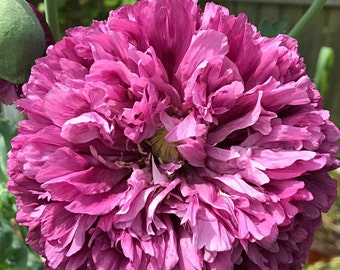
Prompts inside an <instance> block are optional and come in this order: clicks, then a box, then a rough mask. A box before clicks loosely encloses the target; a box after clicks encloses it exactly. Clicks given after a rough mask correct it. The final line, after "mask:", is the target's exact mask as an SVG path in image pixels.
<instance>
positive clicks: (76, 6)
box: [30, 0, 136, 34]
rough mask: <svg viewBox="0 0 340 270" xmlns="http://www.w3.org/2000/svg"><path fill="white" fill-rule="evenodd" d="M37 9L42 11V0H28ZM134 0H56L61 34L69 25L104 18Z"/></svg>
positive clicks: (88, 23)
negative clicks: (111, 11)
mask: <svg viewBox="0 0 340 270" xmlns="http://www.w3.org/2000/svg"><path fill="white" fill-rule="evenodd" d="M30 2H31V3H32V4H33V5H35V6H36V7H37V8H38V10H39V11H40V12H42V13H44V2H43V1H42V0H30ZM135 2H136V0H58V13H59V23H60V29H61V32H62V34H63V33H64V31H65V30H66V29H68V28H70V27H74V26H78V25H83V26H87V25H90V24H91V22H92V20H93V19H95V20H105V19H107V17H108V14H109V12H110V10H113V9H116V8H117V7H119V6H121V5H125V4H133V3H135Z"/></svg>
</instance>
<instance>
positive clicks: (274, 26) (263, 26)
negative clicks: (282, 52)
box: [258, 19, 287, 37]
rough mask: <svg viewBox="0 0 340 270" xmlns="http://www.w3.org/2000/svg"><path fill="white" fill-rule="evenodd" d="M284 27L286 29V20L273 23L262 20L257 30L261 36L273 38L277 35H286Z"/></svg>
mask: <svg viewBox="0 0 340 270" xmlns="http://www.w3.org/2000/svg"><path fill="white" fill-rule="evenodd" d="M286 27H287V20H286V19H283V20H280V21H275V22H270V21H268V20H264V21H263V22H262V23H260V25H259V26H258V30H259V31H260V32H261V35H263V36H267V37H275V36H277V35H278V34H282V33H286Z"/></svg>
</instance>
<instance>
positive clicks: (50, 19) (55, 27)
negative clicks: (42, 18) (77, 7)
mask: <svg viewBox="0 0 340 270" xmlns="http://www.w3.org/2000/svg"><path fill="white" fill-rule="evenodd" d="M44 4H45V14H46V21H47V23H48V25H49V27H50V29H51V32H52V35H53V37H54V40H55V41H58V40H60V31H59V20H58V9H57V0H44Z"/></svg>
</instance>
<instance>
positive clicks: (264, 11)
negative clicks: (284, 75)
mask: <svg viewBox="0 0 340 270" xmlns="http://www.w3.org/2000/svg"><path fill="white" fill-rule="evenodd" d="M213 2H214V3H217V4H221V5H224V6H226V7H228V9H229V10H230V13H232V14H238V13H242V12H243V13H246V14H247V15H248V18H249V21H250V22H252V23H253V24H255V25H259V23H260V22H262V21H263V20H265V19H267V20H269V21H272V22H275V21H277V20H281V19H284V18H285V19H286V20H287V30H288V31H289V30H290V29H291V28H292V27H293V26H294V25H295V23H296V22H297V21H298V20H299V18H301V16H302V14H304V12H305V11H306V10H307V9H308V7H309V5H310V4H311V3H312V2H313V1H312V0H214V1H213ZM298 39H299V51H300V53H301V55H302V56H303V57H304V59H305V63H306V65H307V72H308V74H309V75H310V76H311V77H313V75H314V72H315V64H316V61H317V57H318V54H319V50H320V48H321V46H330V47H332V48H333V49H334V50H335V63H334V68H333V70H332V73H331V78H330V89H329V91H328V92H327V94H326V97H325V103H324V107H325V108H327V109H329V110H331V113H332V120H333V121H335V122H336V123H337V125H338V126H340V0H328V1H327V4H326V6H325V7H324V9H323V11H322V12H321V13H320V14H319V15H318V16H317V18H316V19H315V20H314V21H313V22H312V24H311V25H310V26H309V27H308V28H307V29H306V30H305V32H304V33H303V34H301V36H300V37H299V38H298Z"/></svg>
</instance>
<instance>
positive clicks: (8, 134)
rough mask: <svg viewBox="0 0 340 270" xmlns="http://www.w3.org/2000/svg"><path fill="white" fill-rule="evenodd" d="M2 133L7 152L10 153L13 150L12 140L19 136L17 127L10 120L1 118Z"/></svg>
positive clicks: (0, 131)
mask: <svg viewBox="0 0 340 270" xmlns="http://www.w3.org/2000/svg"><path fill="white" fill-rule="evenodd" d="M0 133H1V134H2V136H3V138H4V140H5V146H6V152H8V151H9V150H10V149H11V140H12V138H13V137H14V136H15V135H17V126H16V125H15V124H14V123H13V122H12V121H10V120H9V119H5V118H0ZM1 151H2V149H1Z"/></svg>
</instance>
